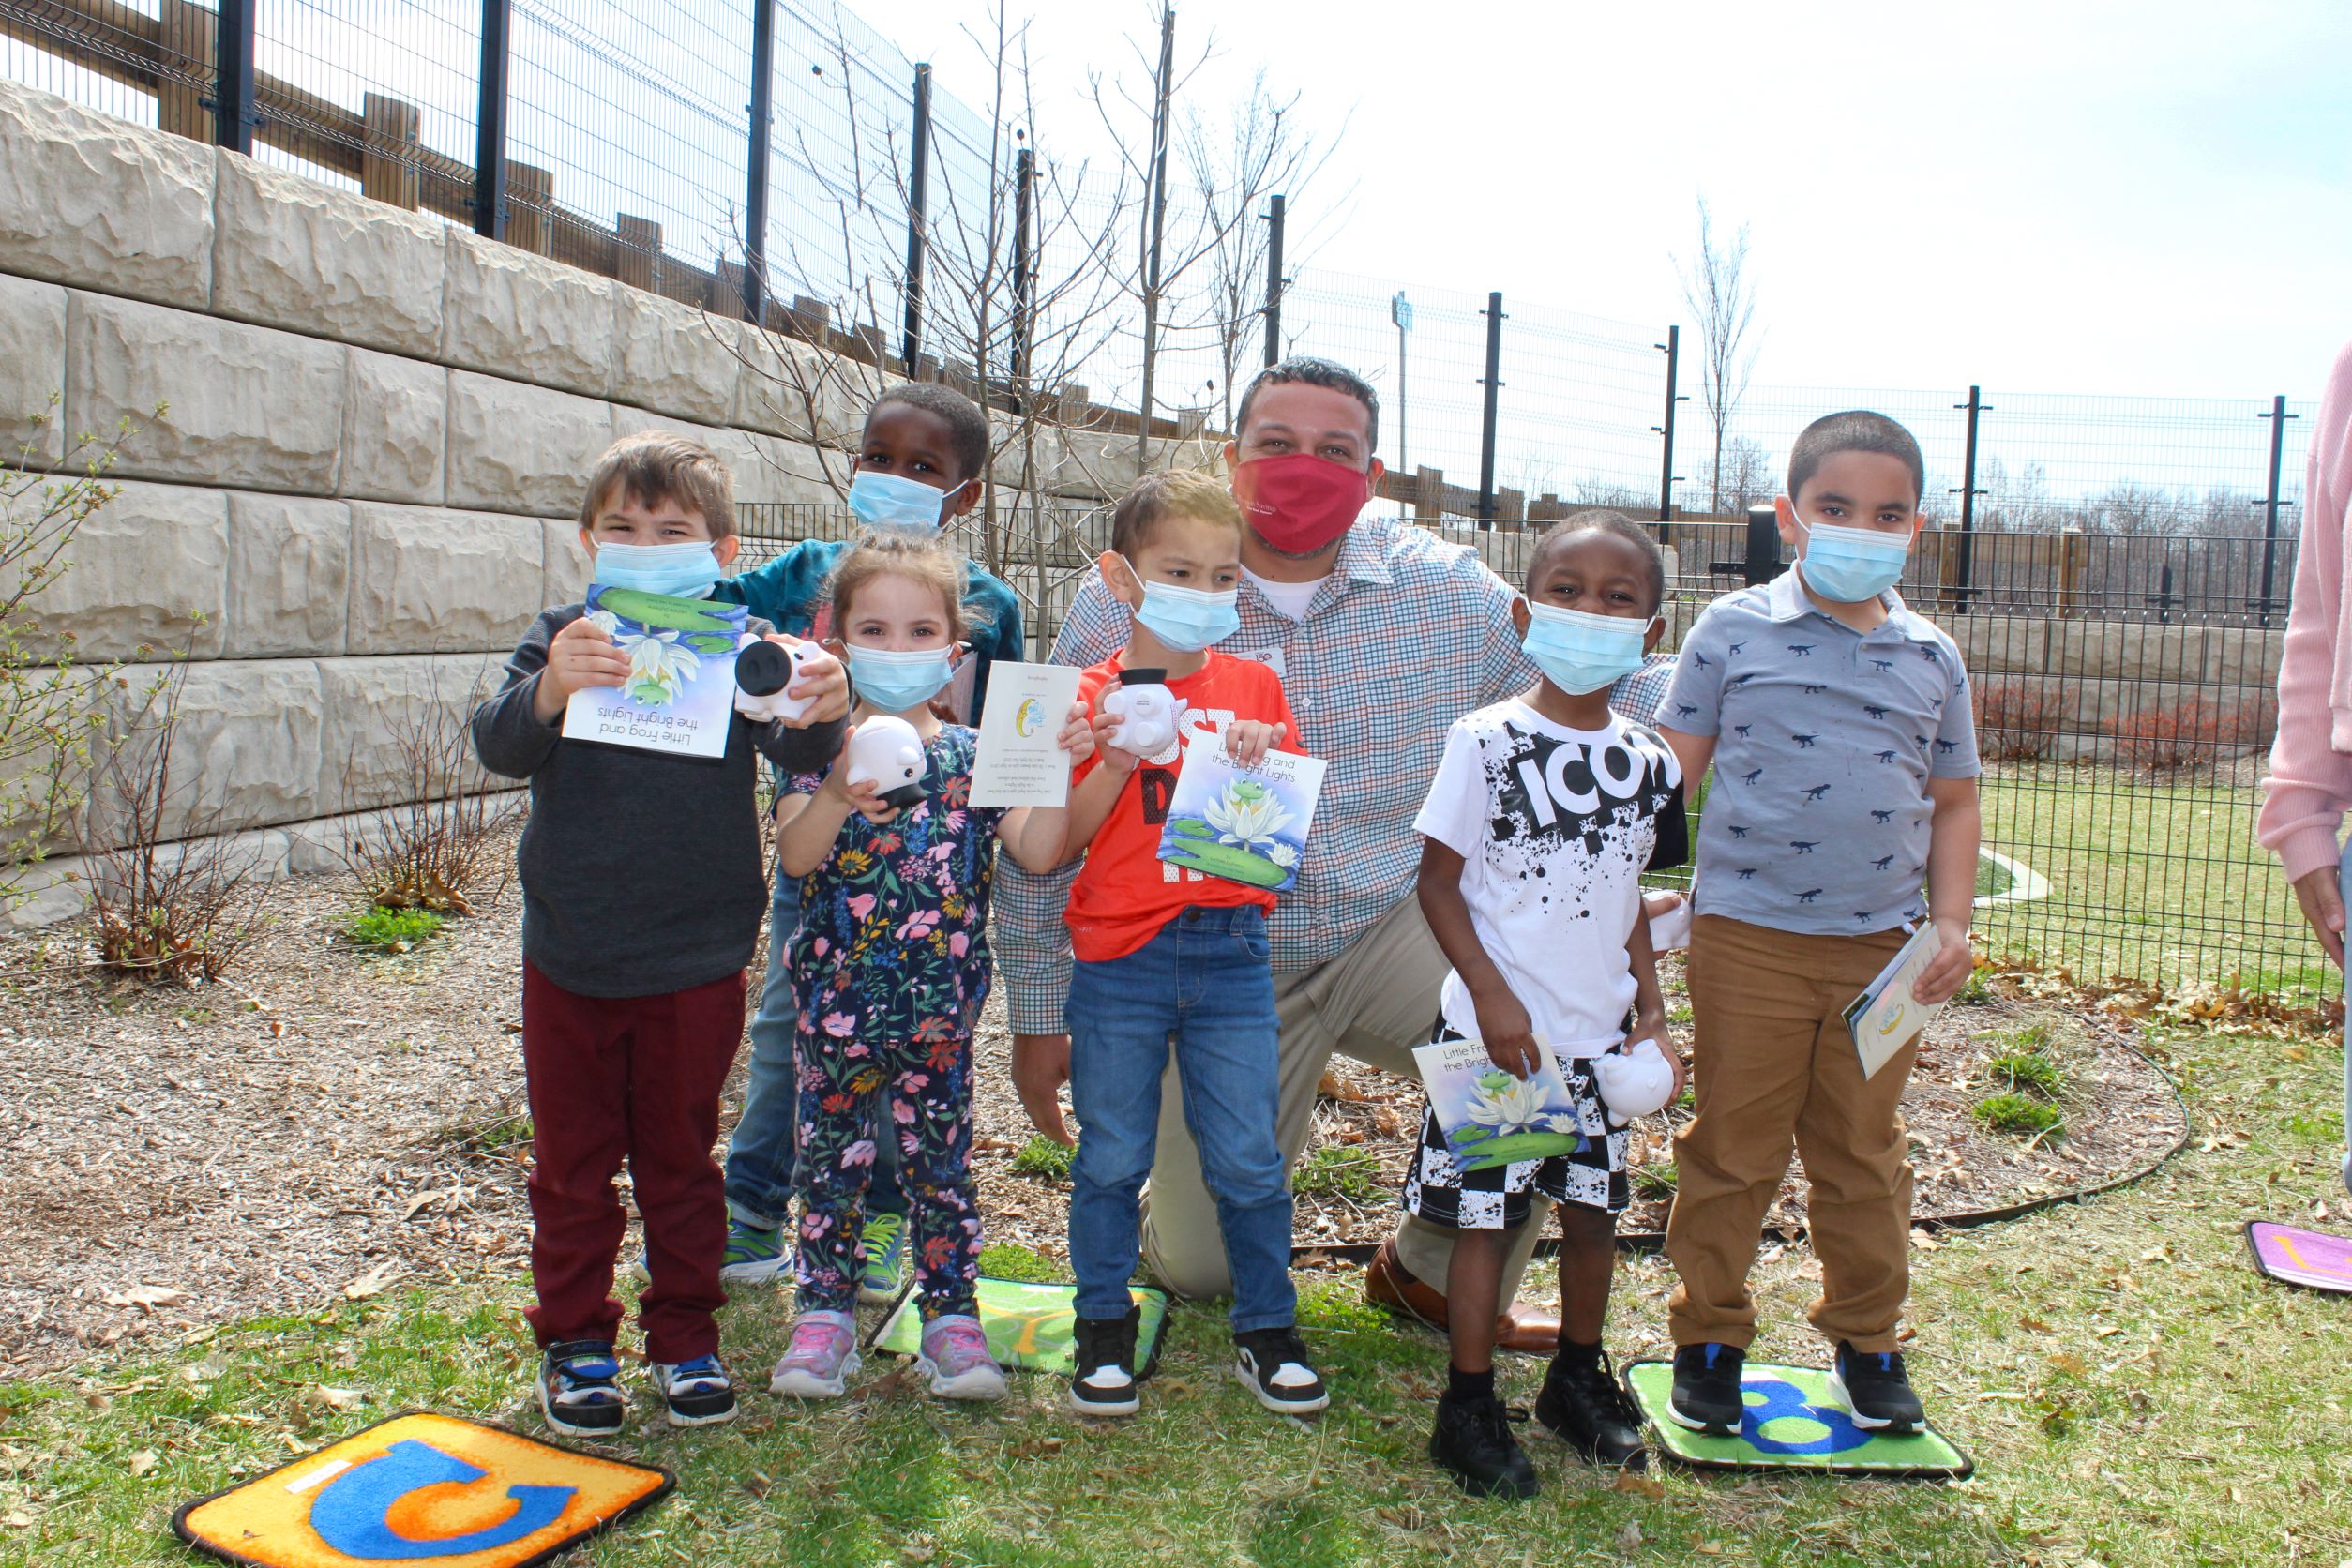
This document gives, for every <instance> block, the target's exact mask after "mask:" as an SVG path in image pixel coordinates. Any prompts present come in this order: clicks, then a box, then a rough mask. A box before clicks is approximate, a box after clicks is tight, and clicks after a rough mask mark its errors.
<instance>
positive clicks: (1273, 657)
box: [1232, 648, 1290, 681]
mask: <svg viewBox="0 0 2352 1568" xmlns="http://www.w3.org/2000/svg"><path fill="white" fill-rule="evenodd" d="M1232 653H1233V656H1234V657H1235V658H1247V659H1256V660H1257V661H1258V662H1259V663H1260V664H1262V665H1264V666H1265V667H1266V668H1267V669H1269V670H1271V671H1274V679H1275V680H1277V681H1279V680H1286V679H1288V678H1289V673H1290V671H1289V670H1287V669H1285V668H1284V667H1283V660H1282V650H1281V649H1279V648H1236V649H1234V650H1232Z"/></svg>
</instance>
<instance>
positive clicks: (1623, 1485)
mask: <svg viewBox="0 0 2352 1568" xmlns="http://www.w3.org/2000/svg"><path fill="white" fill-rule="evenodd" d="M1609 1489H1610V1490H1611V1491H1616V1492H1631V1493H1632V1494H1633V1495H1634V1496H1636V1497H1642V1498H1662V1497H1664V1496H1666V1483H1664V1482H1662V1481H1657V1480H1653V1479H1652V1478H1651V1477H1650V1476H1647V1475H1644V1474H1643V1473H1642V1472H1641V1471H1639V1470H1619V1471H1618V1472H1617V1482H1616V1485H1613V1486H1611V1487H1610V1488H1609ZM1636 1545H1638V1543H1636Z"/></svg>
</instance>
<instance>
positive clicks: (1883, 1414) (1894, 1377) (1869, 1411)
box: [1830, 1339, 1927, 1434]
mask: <svg viewBox="0 0 2352 1568" xmlns="http://www.w3.org/2000/svg"><path fill="white" fill-rule="evenodd" d="M1830 1387H1831V1388H1832V1390H1834V1391H1835V1392H1836V1394H1837V1396H1838V1397H1839V1398H1840V1399H1843V1400H1845V1401H1846V1408H1847V1410H1849V1411H1851V1412H1852V1414H1853V1417H1854V1425H1857V1426H1859V1427H1861V1428H1862V1430H1864V1431H1865V1432H1887V1433H1892V1434H1899V1433H1904V1432H1916V1431H1918V1430H1919V1429H1920V1427H1921V1426H1922V1425H1925V1424H1926V1421H1927V1411H1926V1410H1924V1409H1922V1407H1921V1405H1920V1402H1919V1395H1917V1394H1914V1393H1913V1392H1912V1391H1911V1380H1910V1379H1909V1378H1908V1377H1907V1376H1905V1374H1904V1371H1903V1352H1902V1351H1900V1350H1877V1351H1868V1352H1865V1351H1862V1350H1857V1349H1854V1347H1853V1346H1851V1345H1849V1344H1847V1342H1846V1341H1845V1340H1843V1339H1841V1340H1839V1341H1838V1342H1837V1357H1836V1359H1835V1360H1833V1361H1832V1362H1831V1363H1830Z"/></svg>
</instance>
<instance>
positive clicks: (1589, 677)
mask: <svg viewBox="0 0 2352 1568" xmlns="http://www.w3.org/2000/svg"><path fill="white" fill-rule="evenodd" d="M1527 608H1528V624H1527V635H1526V636H1525V637H1523V638H1522V639H1520V645H1521V646H1522V647H1524V648H1525V649H1526V650H1527V656H1528V657H1530V658H1531V659H1533V660H1534V661H1535V667H1536V668H1537V669H1538V670H1541V671H1543V672H1544V678H1545V680H1547V681H1549V682H1551V683H1552V685H1554V686H1558V687H1559V688H1560V690H1562V691H1564V692H1566V693H1568V694H1569V695H1570V696H1571V697H1581V696H1583V695H1584V694H1585V693H1586V692H1588V691H1598V690H1600V689H1601V688H1602V687H1603V686H1614V685H1616V684H1617V683H1618V682H1619V681H1620V680H1622V679H1623V678H1624V677H1625V676H1627V675H1630V674H1632V673H1633V672H1634V671H1636V670H1638V669H1640V668H1641V661H1642V659H1643V657H1644V656H1646V655H1647V654H1648V652H1649V650H1648V648H1647V647H1646V646H1645V644H1646V643H1647V642H1648V641H1649V640H1650V626H1651V623H1650V621H1636V620H1635V619H1634V618H1633V617H1632V616H1630V615H1595V614H1593V613H1592V612H1591V611H1586V610H1562V609H1560V607H1559V606H1558V605H1551V604H1536V603H1534V602H1533V601H1531V600H1530V602H1529V604H1528V607H1527ZM1652 619H1655V617H1652Z"/></svg>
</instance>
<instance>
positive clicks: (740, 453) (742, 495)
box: [611, 403, 767, 503]
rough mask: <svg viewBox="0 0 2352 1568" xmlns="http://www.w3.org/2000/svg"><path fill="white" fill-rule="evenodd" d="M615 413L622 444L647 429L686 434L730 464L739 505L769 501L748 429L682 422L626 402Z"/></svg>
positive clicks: (615, 434) (615, 428)
mask: <svg viewBox="0 0 2352 1568" xmlns="http://www.w3.org/2000/svg"><path fill="white" fill-rule="evenodd" d="M611 411H612V439H613V440H615V441H619V440H620V439H621V438H623V437H624V436H631V435H637V434H640V433H641V432H643V431H646V430H658V431H661V432H663V433H664V434H668V435H682V436H686V437H687V438H688V439H690V440H694V441H699V442H701V444H702V445H705V446H708V447H709V448H710V449H711V450H712V451H713V452H715V453H716V454H717V455H718V460H719V461H721V462H723V463H725V464H726V465H727V474H728V478H729V480H730V482H731V487H732V489H733V490H734V495H735V500H736V501H737V502H738V503H741V502H746V501H763V500H766V499H767V496H766V495H765V493H764V487H765V484H766V480H765V475H764V474H763V467H764V465H763V464H762V463H761V461H760V456H759V453H758V452H757V451H756V450H755V449H754V448H753V445H752V441H753V439H754V438H753V437H752V435H751V432H749V431H748V430H735V429H733V428H731V427H730V426H726V425H701V424H697V423H695V422H694V421H693V420H691V419H679V418H674V417H672V416H671V415H664V414H652V413H648V412H647V411H646V410H644V409H641V408H632V407H630V406H629V405H628V404H626V403H614V404H612V405H611Z"/></svg>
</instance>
